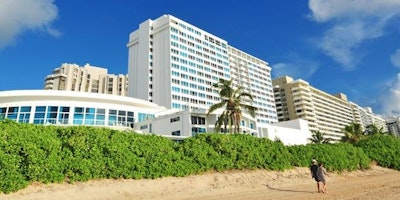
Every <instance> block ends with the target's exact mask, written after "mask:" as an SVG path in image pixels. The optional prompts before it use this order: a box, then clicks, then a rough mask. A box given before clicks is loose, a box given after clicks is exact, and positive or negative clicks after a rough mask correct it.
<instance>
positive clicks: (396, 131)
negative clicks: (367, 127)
mask: <svg viewBox="0 0 400 200" xmlns="http://www.w3.org/2000/svg"><path fill="white" fill-rule="evenodd" d="M386 124H387V127H388V131H389V133H390V134H392V135H394V136H397V137H399V136H400V117H387V118H386Z"/></svg>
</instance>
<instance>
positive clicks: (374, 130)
mask: <svg viewBox="0 0 400 200" xmlns="http://www.w3.org/2000/svg"><path fill="white" fill-rule="evenodd" d="M365 133H366V134H367V135H377V134H385V133H384V132H383V127H380V128H378V127H377V126H376V125H375V124H370V125H368V126H367V127H366V130H365Z"/></svg>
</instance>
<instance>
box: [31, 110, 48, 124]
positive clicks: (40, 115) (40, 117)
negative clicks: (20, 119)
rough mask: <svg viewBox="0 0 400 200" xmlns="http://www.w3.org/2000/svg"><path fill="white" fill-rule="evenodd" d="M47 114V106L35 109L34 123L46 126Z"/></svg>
mask: <svg viewBox="0 0 400 200" xmlns="http://www.w3.org/2000/svg"><path fill="white" fill-rule="evenodd" d="M45 113H46V106H37V107H36V109H35V116H34V119H33V123H34V124H44V117H45Z"/></svg>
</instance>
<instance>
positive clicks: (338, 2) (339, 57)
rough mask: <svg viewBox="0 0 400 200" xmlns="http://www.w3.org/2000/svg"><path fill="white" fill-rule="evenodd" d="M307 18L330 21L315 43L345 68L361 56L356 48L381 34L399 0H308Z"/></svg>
mask: <svg viewBox="0 0 400 200" xmlns="http://www.w3.org/2000/svg"><path fill="white" fill-rule="evenodd" d="M309 8H310V10H311V12H312V13H311V14H310V17H311V18H312V19H313V20H315V21H317V22H320V23H324V22H332V26H331V28H329V29H328V30H327V31H326V32H325V34H324V36H323V37H322V38H321V39H320V40H319V41H318V46H319V47H320V48H321V49H323V51H324V52H325V53H326V54H327V55H328V56H330V57H332V58H333V59H334V60H335V61H336V62H338V63H340V64H341V65H342V66H344V68H345V69H347V70H352V69H354V68H355V66H356V65H357V63H358V61H359V60H360V59H361V58H362V52H358V51H357V50H358V47H359V45H360V44H362V43H363V42H364V41H366V40H370V39H375V38H378V37H381V36H383V35H384V34H385V31H384V29H385V27H386V26H387V24H388V22H389V21H390V20H391V19H393V18H394V17H395V16H399V15H400V1H399V0H352V1H349V0H309Z"/></svg>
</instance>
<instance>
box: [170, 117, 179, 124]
mask: <svg viewBox="0 0 400 200" xmlns="http://www.w3.org/2000/svg"><path fill="white" fill-rule="evenodd" d="M179 120H181V118H180V117H174V118H171V119H170V121H171V123H173V122H177V121H179Z"/></svg>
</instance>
